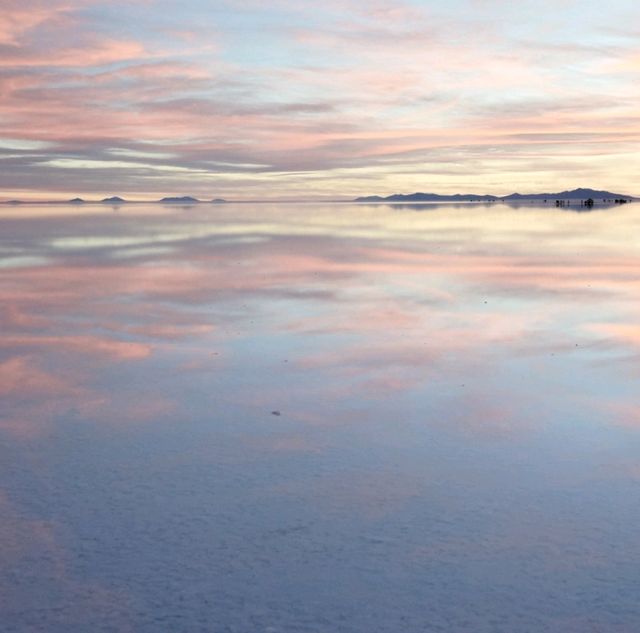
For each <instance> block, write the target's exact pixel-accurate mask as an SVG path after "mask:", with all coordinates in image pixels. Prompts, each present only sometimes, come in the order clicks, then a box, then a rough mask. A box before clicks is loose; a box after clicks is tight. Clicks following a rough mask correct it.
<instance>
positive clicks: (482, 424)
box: [0, 204, 640, 633]
mask: <svg viewBox="0 0 640 633" xmlns="http://www.w3.org/2000/svg"><path fill="white" fill-rule="evenodd" d="M638 235H640V209H639V208H638V207H637V205H633V204H631V205H627V206H624V207H611V208H607V209H603V208H595V209H594V210H593V211H591V212H588V213H575V212H573V211H571V210H557V209H555V208H549V207H535V206H523V207H521V208H511V207H507V206H500V205H492V206H481V205H477V206H476V205H460V206H454V205H445V206H429V205H425V206H422V207H411V206H397V207H391V206H384V205H378V206H366V205H360V206H355V205H340V204H334V205H311V204H308V205H294V204H281V205H267V204H255V205H239V204H231V205H219V206H214V205H212V206H206V205H203V206H193V207H170V206H164V207H163V206H145V205H129V206H122V207H120V208H112V207H109V206H104V205H95V206H82V207H71V206H69V207H66V206H43V205H39V206H19V207H4V208H2V209H0V296H1V303H0V396H1V401H0V407H1V413H2V417H1V420H0V622H1V623H2V625H1V626H0V629H2V630H3V631H16V632H20V633H22V632H25V631H46V632H53V633H57V632H60V633H63V632H64V633H68V632H76V631H77V632H85V631H135V632H138V631H140V632H156V631H171V632H183V631H184V632H187V631H188V632H191V631H212V632H214V633H219V632H220V633H222V632H224V633H253V632H265V633H266V632H270V633H278V632H304V633H343V632H344V633H346V632H349V633H351V632H353V633H356V632H357V633H382V632H384V633H401V632H403V633H404V632H409V633H412V632H416V633H418V632H423V631H424V632H431V631H434V632H435V631H443V632H446V633H458V632H469V633H485V632H486V633H489V632H491V633H502V632H504V633H514V632H518V633H526V632H529V631H530V632H536V633H540V632H545V631H552V632H554V633H555V632H558V633H561V632H562V633H570V632H576V633H578V632H579V633H583V632H588V631H597V632H599V633H603V632H606V633H608V632H615V633H619V632H625V633H626V632H629V633H631V632H636V631H637V630H638V628H639V627H640V573H639V569H640V538H639V537H638V525H639V524H640V481H639V480H640V457H639V453H640V396H639V395H638V392H639V390H638V379H639V377H640V325H639V317H640V304H639V302H638V297H639V296H640V240H639V238H638Z"/></svg>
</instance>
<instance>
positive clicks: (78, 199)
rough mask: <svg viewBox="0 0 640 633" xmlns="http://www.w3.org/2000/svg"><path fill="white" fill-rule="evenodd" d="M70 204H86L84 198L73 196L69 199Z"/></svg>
mask: <svg viewBox="0 0 640 633" xmlns="http://www.w3.org/2000/svg"><path fill="white" fill-rule="evenodd" d="M67 202H68V203H69V204H84V200H83V199H82V198H71V200H67Z"/></svg>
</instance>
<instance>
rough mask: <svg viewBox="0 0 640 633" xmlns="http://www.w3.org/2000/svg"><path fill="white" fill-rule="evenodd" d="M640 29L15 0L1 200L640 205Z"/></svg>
mask: <svg viewBox="0 0 640 633" xmlns="http://www.w3.org/2000/svg"><path fill="white" fill-rule="evenodd" d="M639 18H640V9H639V8H638V5H637V3H636V2H632V1H630V0H612V1H611V2H609V3H607V8H606V11H604V10H603V9H602V7H601V5H600V4H599V3H596V2H583V1H580V2H578V1H574V0H564V1H562V2H558V1H556V0H554V1H553V2H552V1H551V0H539V1H536V2H534V1H533V0H523V1H521V2H518V3H511V2H506V1H505V0H482V1H480V0H450V1H447V2H440V1H436V0H431V1H429V0H413V1H411V0H374V1H373V2H366V3H363V2H356V1H354V0H330V1H327V2H323V3H309V2H302V3H301V2H293V1H292V0H274V1H273V2H268V3H266V2H261V1H258V0H247V1H244V2H237V1H225V0H216V1H215V2H211V1H205V0H188V1H187V2H178V1H177V0H130V1H128V2H105V1H104V0H64V1H63V0H53V1H50V0H26V1H25V0H4V2H3V3H2V11H0V95H1V98H0V199H1V198H4V199H10V198H16V197H21V198H31V199H38V198H41V199H42V198H45V199H46V198H52V197H54V198H59V197H61V196H62V197H71V196H74V195H82V196H84V197H88V198H91V197H94V198H98V197H104V196H108V195H113V194H118V195H122V196H126V197H127V198H129V199H142V198H151V199H156V198H157V197H159V196H161V195H168V194H176V193H179V194H187V193H188V194H191V195H196V196H199V197H203V198H210V197H215V196H223V197H226V198H231V199H261V198H292V199H296V198H297V199H300V198H319V197H320V198H322V197H325V198H342V199H344V198H351V197H354V196H356V195H365V194H371V193H377V194H390V193H394V192H411V191H434V192H438V193H452V192H456V191H462V192H470V191H473V192H478V193H491V194H498V195H504V194H507V193H511V192H512V191H523V192H531V191H556V190H561V189H567V188H572V187H578V186H595V187H602V188H607V189H609V190H611V191H622V192H625V193H630V194H640V190H638V187H637V186H636V187H635V189H634V183H633V178H634V177H635V176H636V175H637V174H638V173H640V150H638V147H639V143H640V114H639V111H638V100H639V98H640V81H639V79H640V63H639V59H640V48H639V46H638V41H639V31H638V27H637V24H638V22H639ZM630 187H631V190H629V188H630Z"/></svg>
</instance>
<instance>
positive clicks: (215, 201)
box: [211, 198, 226, 204]
mask: <svg viewBox="0 0 640 633" xmlns="http://www.w3.org/2000/svg"><path fill="white" fill-rule="evenodd" d="M225 202H226V200H225V199H224V198H214V199H213V200H212V201H211V204H224V203H225Z"/></svg>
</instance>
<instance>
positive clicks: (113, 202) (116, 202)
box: [100, 196, 126, 204]
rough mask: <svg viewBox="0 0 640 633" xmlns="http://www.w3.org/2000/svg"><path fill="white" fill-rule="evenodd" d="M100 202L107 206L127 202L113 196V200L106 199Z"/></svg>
mask: <svg viewBox="0 0 640 633" xmlns="http://www.w3.org/2000/svg"><path fill="white" fill-rule="evenodd" d="M100 202H104V203H105V204H119V203H121V202H126V200H124V199H123V198H121V197H120V196H111V198H104V199H103V200H101V201H100Z"/></svg>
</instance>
